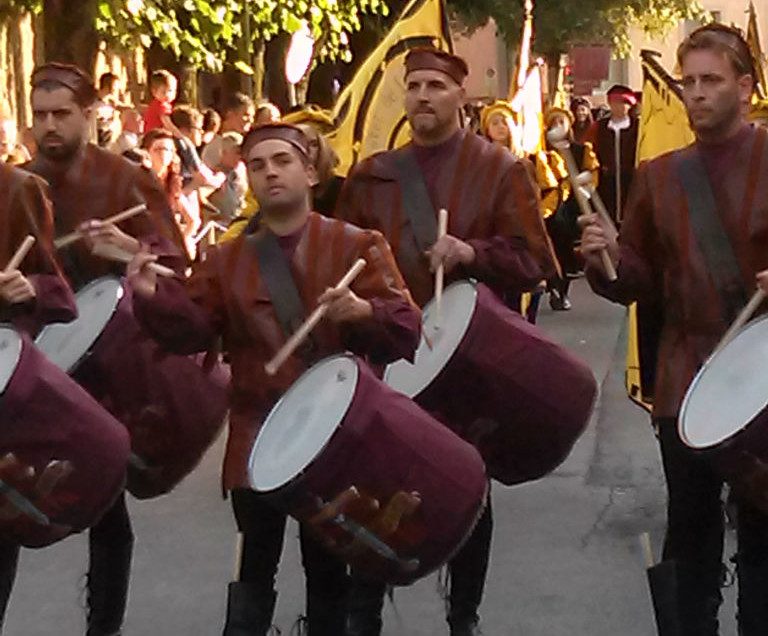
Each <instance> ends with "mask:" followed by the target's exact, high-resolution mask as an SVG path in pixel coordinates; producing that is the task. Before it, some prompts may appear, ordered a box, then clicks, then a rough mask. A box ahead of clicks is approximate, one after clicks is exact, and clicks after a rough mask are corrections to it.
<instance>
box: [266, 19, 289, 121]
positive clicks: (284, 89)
mask: <svg viewBox="0 0 768 636" xmlns="http://www.w3.org/2000/svg"><path fill="white" fill-rule="evenodd" d="M290 44H291V36H290V35H289V34H287V33H281V34H280V35H278V36H276V37H274V38H273V39H272V40H270V41H269V42H268V43H267V50H266V53H265V56H264V63H265V67H266V73H265V77H264V94H265V95H266V96H267V98H268V99H269V101H271V102H272V103H273V104H276V105H277V107H278V108H279V109H280V110H281V111H282V112H287V111H288V109H289V108H290V100H289V98H288V80H287V79H285V56H286V54H287V53H288V47H289V46H290Z"/></svg>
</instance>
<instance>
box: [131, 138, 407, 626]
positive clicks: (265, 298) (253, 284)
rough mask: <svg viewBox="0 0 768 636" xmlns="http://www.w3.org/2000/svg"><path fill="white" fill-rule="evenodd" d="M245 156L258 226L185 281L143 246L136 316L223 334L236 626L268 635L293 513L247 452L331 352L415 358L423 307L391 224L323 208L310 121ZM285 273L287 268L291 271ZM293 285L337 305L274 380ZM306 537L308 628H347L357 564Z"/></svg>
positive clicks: (186, 334)
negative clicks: (353, 273)
mask: <svg viewBox="0 0 768 636" xmlns="http://www.w3.org/2000/svg"><path fill="white" fill-rule="evenodd" d="M242 156H243V160H244V161H245V163H246V166H247V168H248V178H249V181H250V185H251V188H252V190H253V192H254V194H255V195H256V198H257V199H258V201H259V206H260V213H259V215H258V216H256V217H254V218H253V219H252V220H251V222H250V223H249V225H248V227H247V228H246V229H245V231H244V232H243V233H242V234H241V235H240V236H238V237H237V238H235V239H233V240H231V241H228V242H226V243H223V244H220V245H218V246H216V247H215V248H214V249H213V250H212V251H209V252H208V253H207V255H206V259H205V261H204V262H202V263H200V264H198V265H196V266H195V267H194V269H193V272H192V275H191V277H190V278H188V279H187V281H186V282H185V283H182V282H181V281H178V280H169V279H162V280H159V281H158V280H157V279H156V276H155V275H154V274H153V273H152V272H151V271H149V270H148V269H147V268H146V264H147V263H148V262H149V261H152V260H154V257H153V256H151V255H148V254H140V255H138V256H137V257H136V258H135V259H134V262H133V263H132V264H131V265H130V266H129V268H128V273H129V280H130V282H131V284H132V286H133V289H134V290H135V292H136V296H137V300H136V311H137V314H138V315H139V316H140V318H141V319H142V322H143V324H144V327H145V328H146V329H147V330H148V331H149V332H150V333H151V334H152V335H153V336H154V337H155V338H157V339H158V340H159V341H160V342H161V343H162V344H164V345H165V346H166V347H167V348H168V349H170V350H172V351H174V352H177V353H185V354H186V353H193V352H197V351H205V350H206V349H207V348H208V347H209V346H210V344H211V342H212V341H214V340H216V339H217V338H219V337H221V338H222V340H223V345H224V349H225V351H226V352H227V354H228V355H229V359H230V361H231V367H232V385H231V412H230V431H229V439H228V443H227V452H226V457H225V460H224V477H223V480H224V488H225V489H226V490H228V491H230V492H231V495H232V505H233V508H234V513H235V518H236V520H237V524H238V528H239V530H240V532H241V533H242V534H243V539H244V546H243V552H242V560H241V563H240V580H239V581H238V582H236V583H232V584H231V585H230V588H229V603H228V610H227V622H226V626H225V629H224V634H225V636H240V635H241V634H253V635H254V636H265V635H266V633H267V631H268V630H269V628H270V625H271V622H272V615H273V612H274V607H275V600H276V593H275V590H274V584H275V574H276V572H277V566H278V562H279V559H280V553H281V551H282V543H283V535H284V531H285V520H286V517H285V515H284V514H283V513H281V512H279V511H277V510H276V509H274V508H272V507H271V506H269V505H268V504H265V503H264V502H263V500H262V499H260V498H259V495H258V494H257V493H255V492H254V491H252V490H250V489H249V483H248V477H247V467H248V458H249V455H250V452H251V449H252V448H253V444H254V441H255V439H256V435H257V433H258V431H259V428H260V426H261V424H262V422H263V420H264V418H265V416H266V415H267V414H268V413H269V411H270V409H271V408H272V406H274V404H275V402H276V401H277V400H278V399H279V398H280V396H281V395H282V394H283V393H285V391H286V390H287V389H288V388H289V387H290V386H291V385H292V384H293V383H294V382H295V381H296V380H297V379H298V378H299V377H300V376H301V374H302V373H303V372H304V371H305V370H306V369H307V368H308V367H309V365H310V364H312V363H313V362H315V361H318V360H320V359H321V358H323V357H326V356H328V355H331V354H333V353H338V352H341V351H344V350H345V349H350V350H352V351H353V352H355V353H357V354H359V355H361V356H365V357H367V358H368V359H369V360H370V361H371V362H373V363H377V364H386V363H387V362H388V361H392V360H396V359H399V358H402V357H404V358H411V357H412V356H413V354H414V352H415V350H416V346H417V344H418V341H419V334H420V312H419V310H418V308H417V307H416V306H415V304H413V301H412V300H411V297H410V294H409V292H408V290H407V289H406V287H405V283H404V282H403V278H402V276H401V274H400V272H399V271H398V269H397V265H396V264H395V259H394V258H393V256H392V252H391V251H390V248H389V246H388V245H387V242H386V241H385V240H384V238H383V237H382V236H381V234H380V233H378V232H375V231H371V230H361V229H359V228H356V227H354V226H352V225H350V224H348V223H345V222H343V221H338V220H335V219H329V218H326V217H324V216H322V215H320V214H318V213H316V212H313V211H312V209H311V207H310V206H311V204H310V201H311V187H312V185H313V182H314V179H315V171H314V168H313V166H312V163H311V160H310V153H309V144H308V140H307V138H306V136H305V135H304V133H303V132H302V131H301V129H299V128H297V127H295V126H292V125H289V124H265V125H262V126H260V127H259V128H256V129H253V130H251V131H250V132H249V133H248V135H247V136H246V138H245V139H244V141H243V146H242ZM359 258H364V259H365V260H366V261H367V265H366V267H365V269H364V270H363V271H362V273H361V274H360V276H359V277H358V278H357V279H356V280H355V282H353V283H352V285H351V287H349V288H344V289H341V290H332V289H329V288H331V287H333V286H335V285H336V284H337V283H338V282H339V281H340V280H341V279H342V277H343V276H344V274H345V273H346V272H347V270H349V268H350V267H351V266H352V264H353V263H354V262H355V261H356V260H357V259H359ZM281 269H282V271H287V272H288V274H287V275H286V276H283V277H282V278H281V277H280V275H279V274H278V273H277V272H278V271H279V270H281ZM294 287H295V295H296V296H297V302H298V304H299V305H300V306H301V307H300V308H299V309H306V311H307V315H308V314H309V312H310V311H312V310H313V309H314V308H315V307H317V306H318V304H319V303H327V304H328V311H327V313H326V318H327V319H325V320H323V321H322V322H321V323H320V324H319V325H318V326H317V327H316V328H315V330H314V331H313V332H312V334H311V343H310V346H307V347H304V348H303V349H301V350H299V351H298V352H296V353H294V354H293V355H291V357H290V358H289V359H288V360H287V362H286V363H285V364H284V365H283V366H281V367H280V368H279V370H278V371H277V373H276V374H275V375H268V374H267V372H266V371H265V367H264V365H265V363H266V362H268V361H269V360H270V359H271V358H272V357H273V356H274V355H275V353H276V352H277V351H278V349H279V348H280V347H281V345H282V344H283V342H284V341H285V338H286V335H287V333H289V332H293V331H295V329H296V325H295V322H296V321H295V320H294V319H293V318H296V317H299V316H296V315H294V312H291V311H290V309H289V307H288V305H289V303H287V301H285V298H284V295H285V294H286V293H288V292H285V290H286V289H291V288H294ZM275 289H279V290H283V291H281V292H276V291H275ZM290 293H291V294H293V293H294V292H293V291H291V292H290ZM276 294H277V295H276ZM287 308H288V309H287ZM300 313H301V312H300ZM300 321H301V317H299V321H298V322H300ZM301 545H302V553H303V562H304V565H305V569H306V574H307V618H308V621H309V632H310V633H311V634H315V635H320V636H340V635H342V634H343V633H344V620H345V607H346V606H345V599H346V588H347V582H346V566H345V565H344V564H343V563H341V562H340V561H338V560H336V559H334V558H329V556H328V554H327V553H326V552H325V550H324V548H323V547H321V546H320V544H319V543H318V542H316V541H315V540H314V539H312V538H311V537H310V536H308V533H307V532H306V529H305V528H304V527H302V532H301Z"/></svg>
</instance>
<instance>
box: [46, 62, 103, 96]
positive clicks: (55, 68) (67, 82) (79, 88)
mask: <svg viewBox="0 0 768 636" xmlns="http://www.w3.org/2000/svg"><path fill="white" fill-rule="evenodd" d="M42 82H53V83H55V84H59V85H61V86H63V87H64V88H68V89H69V90H71V91H72V92H73V93H74V94H75V101H76V102H77V103H78V104H80V106H83V107H87V106H90V105H91V104H93V102H94V101H95V100H96V87H95V86H94V84H93V80H92V79H91V77H90V76H89V75H88V73H86V72H85V71H84V70H82V69H81V68H80V67H78V66H75V65H73V64H63V63H61V62H49V63H48V64H44V65H43V66H38V67H37V68H36V69H35V70H34V72H33V73H32V88H33V89H35V88H37V86H38V85H39V84H41V83H42Z"/></svg>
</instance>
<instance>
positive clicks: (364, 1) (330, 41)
mask: <svg viewBox="0 0 768 636" xmlns="http://www.w3.org/2000/svg"><path fill="white" fill-rule="evenodd" d="M77 1H78V2H86V3H93V4H95V5H96V9H97V12H96V16H97V17H96V19H95V24H94V28H95V31H96V32H97V33H98V34H99V35H100V36H101V37H102V38H104V39H105V40H106V41H107V42H108V43H110V44H116V45H119V46H121V47H126V48H131V47H134V46H137V45H143V46H145V47H149V46H150V45H151V44H152V43H153V42H158V43H160V45H161V46H162V47H163V48H165V49H168V50H169V51H171V52H172V53H173V54H174V55H175V56H176V57H177V58H178V59H183V60H184V61H185V62H187V63H190V64H193V65H195V66H198V67H200V68H208V69H210V70H215V71H217V70H221V69H222V67H223V65H224V61H225V60H227V59H228V60H232V61H234V62H235V63H236V65H238V66H239V67H240V68H241V69H242V70H248V69H247V65H248V62H249V60H248V59H247V58H248V56H247V55H243V53H244V52H247V51H248V49H249V47H248V46H243V41H244V38H246V37H248V38H249V39H250V40H251V41H254V40H260V41H269V40H270V39H272V38H273V37H275V36H276V35H278V34H280V33H293V32H295V31H297V30H298V29H300V28H301V27H302V25H303V24H307V25H308V26H309V28H310V29H311V31H312V34H313V35H314V37H315V40H316V42H317V45H316V50H317V55H318V56H319V57H320V59H324V58H326V57H328V58H330V59H337V58H341V59H348V58H349V57H350V55H351V52H350V49H349V35H350V34H351V33H353V32H355V31H357V30H359V29H360V26H361V15H362V14H364V13H371V14H381V15H385V14H386V13H387V4H386V2H385V0H77ZM2 5H3V9H0V14H1V13H2V12H6V13H10V12H11V11H19V10H27V11H30V10H31V11H40V10H42V7H43V0H4V2H3V3H2Z"/></svg>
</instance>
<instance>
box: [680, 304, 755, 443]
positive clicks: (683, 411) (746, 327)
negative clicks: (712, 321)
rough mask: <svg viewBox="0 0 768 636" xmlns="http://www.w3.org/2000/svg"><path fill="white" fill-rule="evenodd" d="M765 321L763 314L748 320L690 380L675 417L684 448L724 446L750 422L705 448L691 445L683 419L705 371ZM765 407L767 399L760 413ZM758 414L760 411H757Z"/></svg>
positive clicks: (710, 356)
mask: <svg viewBox="0 0 768 636" xmlns="http://www.w3.org/2000/svg"><path fill="white" fill-rule="evenodd" d="M767 320H768V313H767V314H763V315H761V316H758V317H757V318H754V319H753V320H750V321H749V322H748V323H747V324H746V325H744V326H743V327H742V328H741V329H739V330H738V331H737V332H736V333H735V334H734V336H733V338H731V341H730V342H729V343H727V344H726V345H725V347H723V348H722V349H716V350H715V351H713V352H712V353H711V354H710V355H709V357H708V358H707V359H706V360H705V361H704V364H702V365H701V368H700V369H699V370H698V371H697V372H696V375H695V376H694V378H693V380H691V383H690V384H689V385H688V389H686V392H685V396H684V398H683V402H682V404H681V406H680V413H679V414H678V416H677V435H678V437H679V438H680V439H681V440H682V442H683V443H684V444H685V445H686V446H688V447H689V448H691V449H693V450H700V451H706V450H711V449H713V448H717V447H718V446H721V445H723V444H725V443H726V442H729V441H730V440H732V439H733V438H734V437H735V436H736V435H738V434H739V433H741V432H742V431H743V430H744V429H745V428H746V427H747V426H748V425H749V424H750V423H751V422H752V420H750V421H749V422H746V423H745V424H744V425H743V426H741V427H740V428H738V429H737V430H735V431H733V432H732V433H731V434H729V435H727V436H726V437H724V438H722V439H720V440H718V441H716V442H713V443H710V444H707V445H706V446H701V445H694V444H692V443H691V442H690V438H689V437H688V435H687V434H686V432H685V430H684V419H685V415H686V413H687V411H688V405H689V404H690V401H691V399H692V394H693V393H694V391H695V388H696V387H697V386H698V385H699V383H700V382H701V378H702V377H703V376H704V374H705V373H706V371H707V369H708V368H709V367H710V365H711V364H713V363H714V361H715V360H717V358H718V357H719V356H720V355H721V354H722V353H723V352H724V351H725V350H726V349H727V348H728V345H730V344H731V343H732V342H734V341H735V340H736V339H737V338H738V337H739V336H741V335H742V334H744V333H745V332H747V331H748V330H750V329H753V328H755V327H757V326H758V325H760V324H761V323H763V322H765V321H767ZM766 407H768V397H766V401H765V404H764V405H763V407H762V409H760V410H761V411H762V410H763V409H765V408H766ZM758 412H760V411H758Z"/></svg>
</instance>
